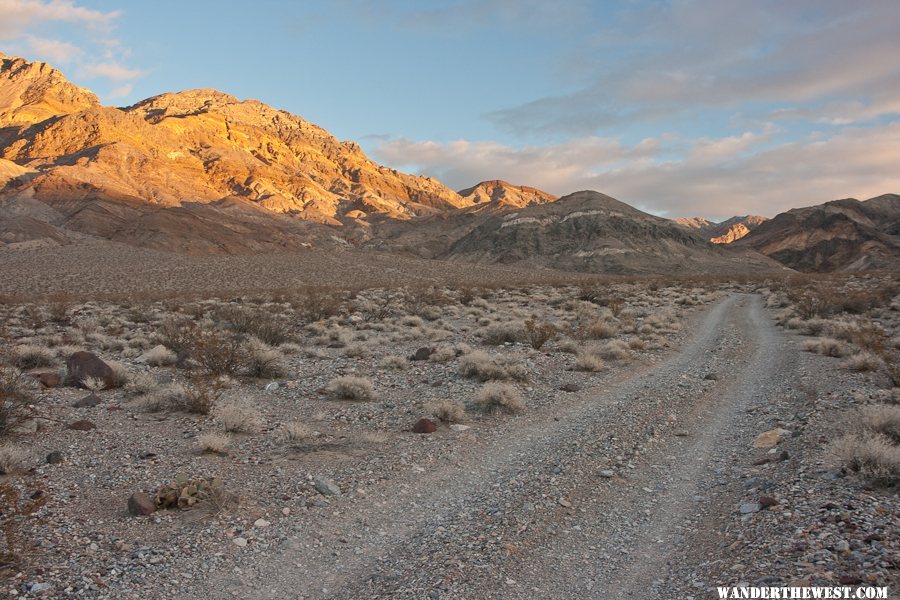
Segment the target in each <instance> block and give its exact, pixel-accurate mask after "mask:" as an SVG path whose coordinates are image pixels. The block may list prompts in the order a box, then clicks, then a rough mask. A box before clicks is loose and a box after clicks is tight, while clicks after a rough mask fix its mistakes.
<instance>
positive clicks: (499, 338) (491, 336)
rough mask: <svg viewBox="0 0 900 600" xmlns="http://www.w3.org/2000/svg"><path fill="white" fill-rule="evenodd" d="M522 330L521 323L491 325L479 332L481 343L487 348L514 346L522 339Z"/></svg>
mask: <svg viewBox="0 0 900 600" xmlns="http://www.w3.org/2000/svg"><path fill="white" fill-rule="evenodd" d="M522 330H523V325H522V323H514V322H509V323H491V324H490V325H488V326H487V327H485V328H484V329H483V330H481V332H480V336H481V341H482V342H484V343H485V344H488V345H489V346H500V345H502V344H514V343H516V342H518V341H519V340H520V339H522Z"/></svg>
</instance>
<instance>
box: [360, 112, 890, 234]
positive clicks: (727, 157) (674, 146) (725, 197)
mask: <svg viewBox="0 0 900 600" xmlns="http://www.w3.org/2000/svg"><path fill="white" fill-rule="evenodd" d="M775 131H776V129H775V128H774V126H767V127H764V128H763V129H762V130H761V131H756V132H752V131H750V132H744V133H743V134H741V135H737V136H729V137H724V138H719V139H712V138H702V139H696V140H682V139H680V138H673V137H671V136H661V137H660V138H659V139H647V140H644V141H642V142H640V143H638V144H635V145H631V146H628V145H624V144H622V143H620V142H618V141H617V140H614V139H608V138H596V137H590V138H583V139H575V140H571V141H568V142H565V143H561V144H554V145H550V146H534V147H526V148H522V149H517V148H514V147H511V146H507V145H503V144H498V143H495V142H469V141H465V140H458V141H454V142H449V143H445V144H439V143H435V142H413V141H410V140H404V139H400V140H392V141H389V142H385V143H383V144H381V145H380V146H378V147H377V148H376V149H375V151H374V155H375V156H376V157H377V158H379V159H381V160H384V161H386V162H388V163H390V164H395V165H405V166H406V167H408V168H412V169H413V170H415V171H416V172H419V173H421V174H427V175H432V176H435V177H438V178H439V179H441V180H442V181H444V182H445V183H447V184H448V185H451V186H452V187H455V188H457V189H460V188H464V187H467V186H470V185H472V184H474V183H476V182H478V181H481V180H484V179H494V178H502V179H507V180H509V181H511V182H513V183H518V184H528V185H533V186H536V187H539V188H542V189H545V190H547V191H549V192H552V193H555V194H559V195H564V194H567V193H570V192H573V191H577V190H583V189H592V190H598V191H601V192H605V193H608V194H610V195H612V196H615V197H616V198H619V199H620V200H623V201H625V202H628V203H630V204H634V205H637V206H640V207H642V208H644V209H645V210H651V211H653V212H655V213H657V214H661V215H665V216H672V217H674V216H684V215H702V216H707V217H712V218H727V217H730V216H733V214H732V213H734V212H735V211H741V212H751V213H758V214H763V215H770V216H771V215H774V214H776V213H778V212H781V211H784V210H787V209H789V208H793V207H797V206H804V205H809V204H818V203H821V202H824V201H827V200H833V199H836V198H841V197H851V196H854V197H858V198H868V197H871V196H875V195H878V194H881V193H886V192H900V172H898V171H897V169H896V165H898V164H900V123H894V124H891V125H888V126H886V127H860V128H846V129H844V130H842V131H841V132H839V133H837V134H835V135H833V136H831V137H823V136H821V135H809V136H807V137H805V138H803V139H802V140H799V141H795V142H788V143H781V144H775V145H773V144H771V143H770V142H771V139H772V135H773V134H774V133H775Z"/></svg>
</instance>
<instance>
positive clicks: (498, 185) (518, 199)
mask: <svg viewBox="0 0 900 600" xmlns="http://www.w3.org/2000/svg"><path fill="white" fill-rule="evenodd" d="M458 193H459V195H460V196H462V197H463V198H466V199H467V200H470V201H471V202H472V203H473V204H474V205H483V204H485V203H490V204H493V205H494V206H503V207H512V208H525V207H526V206H531V205H532V204H546V203H547V202H553V201H554V200H556V199H557V198H556V196H554V195H553V194H548V193H547V192H544V191H541V190H539V189H537V188H533V187H528V186H526V185H513V184H511V183H507V182H505V181H503V180H501V179H494V180H491V181H482V182H481V183H479V184H477V185H474V186H472V187H470V188H466V189H464V190H460V191H459V192H458Z"/></svg>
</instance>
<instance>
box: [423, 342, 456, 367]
mask: <svg viewBox="0 0 900 600" xmlns="http://www.w3.org/2000/svg"><path fill="white" fill-rule="evenodd" d="M454 358H456V349H455V348H453V346H438V347H437V348H435V350H434V352H432V353H431V356H429V357H428V360H430V361H431V362H436V363H445V362H450V361H451V360H453V359H454Z"/></svg>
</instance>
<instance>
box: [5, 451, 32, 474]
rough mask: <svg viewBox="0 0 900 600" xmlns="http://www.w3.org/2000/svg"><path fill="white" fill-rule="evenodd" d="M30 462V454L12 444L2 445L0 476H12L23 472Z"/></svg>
mask: <svg viewBox="0 0 900 600" xmlns="http://www.w3.org/2000/svg"><path fill="white" fill-rule="evenodd" d="M27 460H28V453H27V452H25V450H23V449H22V448H19V447H18V446H13V445H12V444H2V445H0V475H12V474H13V473H16V472H18V471H21V470H22V469H23V468H24V467H25V463H26V462H27Z"/></svg>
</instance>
